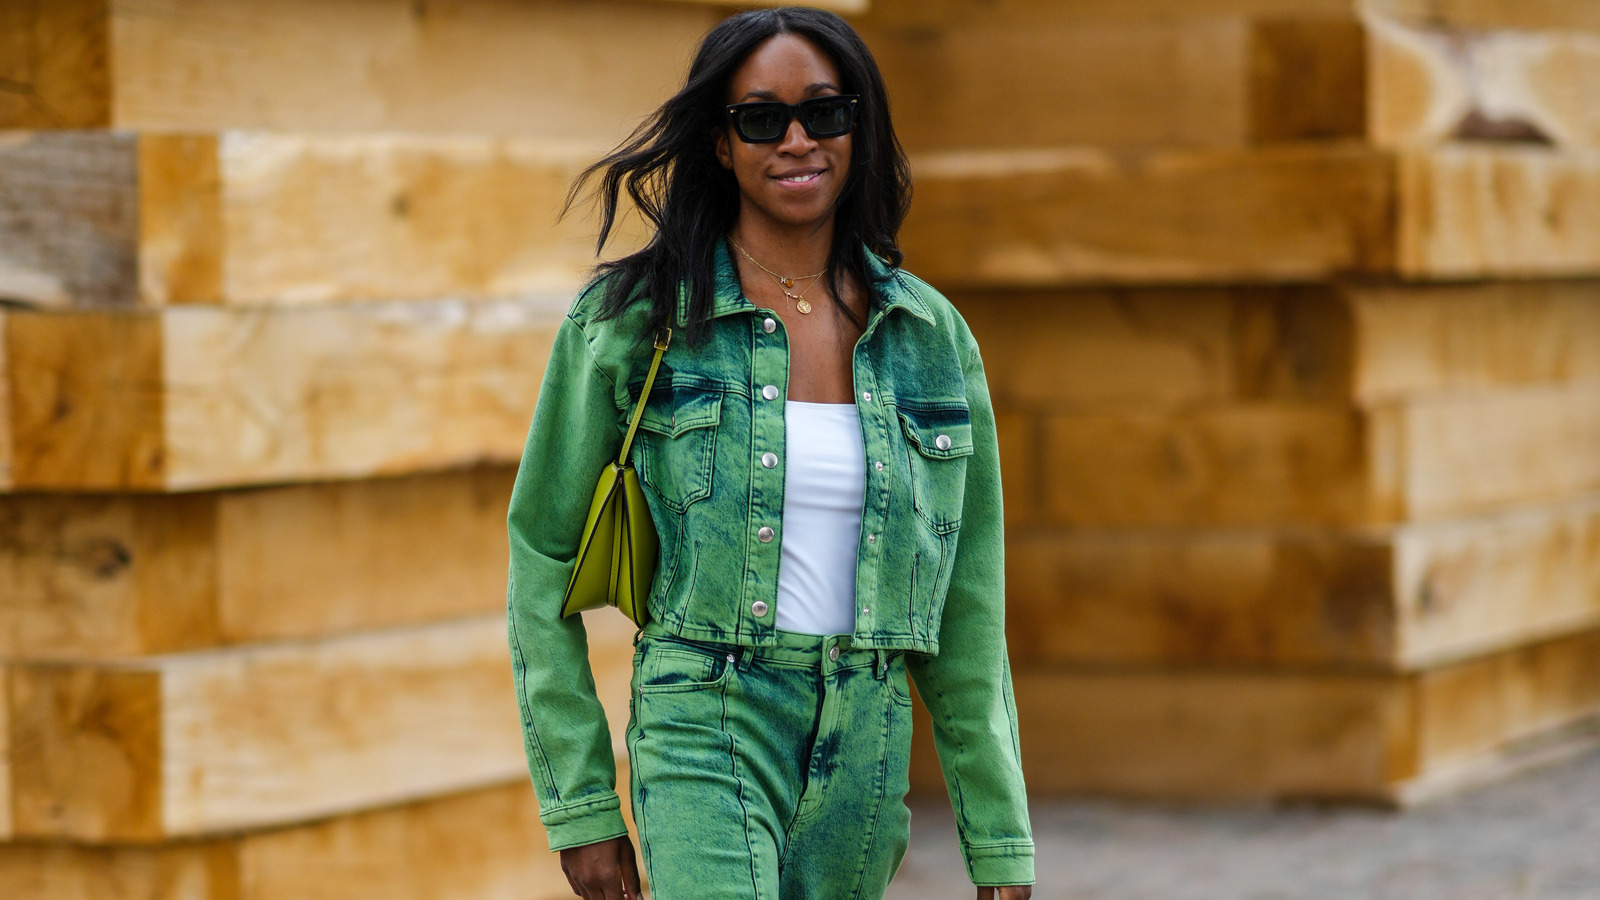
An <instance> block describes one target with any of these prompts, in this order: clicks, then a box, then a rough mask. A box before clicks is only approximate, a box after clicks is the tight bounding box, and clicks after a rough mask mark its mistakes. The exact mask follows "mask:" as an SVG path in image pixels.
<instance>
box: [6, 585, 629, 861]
mask: <svg viewBox="0 0 1600 900" xmlns="http://www.w3.org/2000/svg"><path fill="white" fill-rule="evenodd" d="M609 612H611V615H610V616H591V617H589V618H588V622H589V624H590V626H591V627H590V632H591V639H592V640H591V647H592V651H591V652H592V657H591V658H592V660H593V670H594V674H595V677H596V680H597V683H598V685H599V691H600V694H601V697H602V698H603V703H604V704H605V706H606V710H607V715H608V718H609V719H610V720H611V723H612V733H613V737H614V739H615V740H616V741H618V742H619V743H620V739H621V736H622V728H623V726H624V725H625V723H626V721H627V714H628V704H627V701H628V677H629V675H630V674H631V671H632V649H633V648H632V646H631V638H632V634H633V632H632V628H631V626H629V627H626V628H625V627H622V626H625V625H628V623H627V622H626V620H625V619H624V618H623V617H622V616H619V615H617V614H616V613H615V612H614V611H609ZM612 620H615V621H612ZM510 670H511V666H510V655H509V651H508V649H507V644H506V626H505V617H504V615H503V614H500V615H493V616H483V617H477V618H471V619H463V620H458V621H454V622H448V623H440V624H435V625H428V626H422V627H414V628H408V629H395V630H389V631H380V632H373V633H368V634H361V635H356V636H349V637H339V638H332V639H324V640H319V641H307V642H287V643H281V644H270V645H254V646H247V647H236V648H228V649H223V650H212V651H204V652H197V653H190V654H176V655H169V656H156V657H148V658H143V659H137V660H129V661H124V662H115V663H77V664H66V663H54V664H52V663H14V664H12V666H11V673H10V674H11V679H12V684H11V700H12V710H11V719H12V721H11V738H12V751H11V768H12V771H11V790H12V792H13V799H12V805H13V809H14V813H15V817H16V821H15V833H16V835H17V836H18V837H26V838H48V839H71V840H77V841H87V842H125V841H136V842H150V841H163V840H169V839H172V838H178V837H187V836H198V835H207V834H215V833H218V832H224V831H233V830H249V829H258V828H263V827H269V826H275V825H283V824H289V823H295V822H303V821H309V820H313V819H317V818H322V817H325V816H330V815H337V814H343V813H348V812H352V811H358V810H362V809H366V808H370V807H374V806H379V805H384V804H389V803H397V802H404V801H409V800H415V799H422V798H427V797H433V796H437V795H441V794H447V793H451V792H455V791H461V790H466V789H470V788H475V787H479V786H484V785H492V784H498V783H503V782H506V781H511V780H517V779H525V778H526V777H527V764H526V760H525V758H524V750H523V741H522V729H521V727H520V724H519V721H518V715H517V703H516V698H515V693H514V691H513V690H512V686H511V678H510ZM532 849H533V848H530V850H532Z"/></svg>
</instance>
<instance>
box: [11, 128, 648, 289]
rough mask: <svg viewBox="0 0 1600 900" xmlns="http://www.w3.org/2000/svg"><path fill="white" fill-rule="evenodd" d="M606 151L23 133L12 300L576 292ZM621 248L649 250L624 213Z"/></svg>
mask: <svg viewBox="0 0 1600 900" xmlns="http://www.w3.org/2000/svg"><path fill="white" fill-rule="evenodd" d="M599 155H600V147H599V146H591V145H583V146H576V145H563V144H559V143H551V142H548V141H543V140H539V139H532V138H495V137H488V136H483V137H479V136H465V135H463V136H449V135H417V134H412V135H395V134H376V135H330V134H315V135H290V134H281V133H266V132H244V131H226V132H217V133H203V134H184V133H151V134H139V135H133V134H128V133H126V132H119V131H110V132H31V133H29V132H19V133H16V134H14V135H13V136H11V137H9V138H7V139H6V140H5V141H4V142H0V200H3V201H9V202H0V248H4V249H0V297H4V298H9V299H15V300H19V301H22V302H24V303H27V304H30V305H33V306H55V307H59V306H80V307H104V306H134V305H139V306H163V305H166V304H171V303H207V304H215V303H229V304H289V305H293V304H317V303H329V302H339V301H351V300H385V301H393V300H407V299H434V298H437V297H441V296H462V297H485V296H497V297H499V296H515V295H522V294H526V293H529V292H545V293H551V294H568V295H570V293H571V292H572V289H573V288H574V287H575V286H576V285H578V284H579V283H581V282H582V281H583V280H584V279H585V278H586V277H587V274H588V270H589V268H590V267H591V266H592V265H593V264H594V262H595V258H594V247H593V234H594V229H595V224H596V223H595V221H594V219H593V217H592V216H591V215H590V214H589V209H588V208H587V207H586V206H583V205H580V206H578V207H576V208H575V209H574V211H573V213H572V214H571V215H569V216H568V217H567V218H565V219H559V218H558V214H559V213H560V211H561V208H562V204H563V202H564V200H565V197H566V194H567V190H568V188H569V187H570V185H571V182H572V179H573V177H574V176H575V175H576V174H577V173H578V172H579V171H580V170H581V169H582V168H583V167H584V166H585V165H587V164H588V163H589V162H590V161H592V160H593V159H594V158H597V157H598V156H599ZM622 222H623V227H622V228H621V230H620V233H619V235H618V238H617V243H616V244H615V245H614V246H613V247H612V248H610V250H609V252H610V253H613V254H614V253H617V252H621V250H623V249H629V248H631V247H633V246H634V245H635V244H636V243H637V240H636V238H637V232H638V231H639V228H638V227H637V223H636V222H635V220H634V218H633V217H631V216H625V217H624V218H623V220H622Z"/></svg>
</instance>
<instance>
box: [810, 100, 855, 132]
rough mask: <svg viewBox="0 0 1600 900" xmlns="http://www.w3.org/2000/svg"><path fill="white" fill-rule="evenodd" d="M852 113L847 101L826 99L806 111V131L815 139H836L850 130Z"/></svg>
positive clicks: (815, 103)
mask: <svg viewBox="0 0 1600 900" xmlns="http://www.w3.org/2000/svg"><path fill="white" fill-rule="evenodd" d="M852 112H853V110H852V109H851V106H850V101H849V100H833V99H826V100H820V101H817V102H814V103H813V104H812V105H811V106H810V108H808V109H807V110H806V119H805V125H806V130H807V131H809V132H811V133H812V134H813V135H815V136H817V137H836V136H838V135H841V134H844V133H845V132H847V131H849V130H850V125H851V119H852Z"/></svg>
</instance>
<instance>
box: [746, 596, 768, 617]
mask: <svg viewBox="0 0 1600 900" xmlns="http://www.w3.org/2000/svg"><path fill="white" fill-rule="evenodd" d="M750 611H751V612H753V613H755V614H756V618H758V619H761V618H765V617H766V615H767V601H765V600H757V601H756V602H754V603H752V604H750Z"/></svg>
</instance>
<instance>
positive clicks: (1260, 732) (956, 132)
mask: <svg viewBox="0 0 1600 900" xmlns="http://www.w3.org/2000/svg"><path fill="white" fill-rule="evenodd" d="M864 25H865V27H866V28H867V29H868V31H869V34H870V40H871V43H872V44H873V46H874V48H875V50H876V51H877V52H878V54H879V56H880V58H881V59H882V60H883V61H884V63H885V66H886V68H887V70H888V78H889V82H890V84H891V86H893V87H894V90H895V93H894V97H893V99H894V101H895V102H896V104H897V106H896V114H897V121H899V122H903V123H905V124H904V126H903V128H904V131H905V134H906V137H907V140H908V143H909V144H910V145H911V149H912V150H913V153H914V168H915V173H916V186H917V195H916V203H915V207H914V209H913V213H912V220H911V221H910V222H909V223H908V225H907V229H906V232H905V245H906V250H907V255H908V265H909V266H910V267H911V268H912V269H913V270H916V271H918V272H919V273H920V274H923V275H924V276H926V277H928V278H929V280H930V281H932V282H933V283H934V284H936V285H940V286H942V287H946V288H949V289H950V293H951V295H952V297H953V299H955V301H956V303H957V306H958V307H959V308H960V309H961V310H962V311H963V313H964V314H965V315H966V317H967V319H968V321H969V322H970V323H971V324H972V326H973V328H974V330H975V331H976V332H977V334H978V336H979V340H980V341H981V342H982V343H983V346H984V347H985V361H986V365H987V372H988V377H989V380H990V386H991V389H992V391H993V393H994V397H995V401H996V404H997V409H998V411H999V417H1000V428H1001V435H1000V438H1001V447H1002V452H1003V453H1004V454H1005V456H1006V458H1005V460H1004V461H1003V468H1004V471H1005V475H1006V485H1007V490H1008V494H1007V498H1006V506H1007V510H1006V511H1007V519H1008V524H1009V527H1008V538H1009V539H1008V559H1009V561H1010V564H1009V565H1008V568H1007V576H1008V584H1007V590H1008V601H1009V609H1010V616H1009V621H1010V623H1011V628H1010V640H1011V647H1012V652H1013V654H1014V662H1015V665H1016V673H1017V684H1016V689H1017V704H1018V708H1019V713H1020V715H1021V717H1022V729H1023V730H1022V742H1023V758H1024V766H1025V768H1026V769H1027V771H1028V773H1029V784H1030V786H1031V787H1032V788H1034V789H1036V790H1040V791H1045V792H1102V793H1114V794H1125V795H1139V796H1152V797H1262V796H1270V797H1315V798H1335V799H1356V800H1363V801H1377V802H1402V803H1403V802H1409V801H1412V800H1416V799H1420V798H1424V797H1428V796H1432V795H1434V794H1437V793H1439V792H1441V791H1444V790H1449V789H1452V788H1454V787H1457V786H1459V785H1461V784H1463V783H1466V782H1470V781H1473V780H1476V779H1481V778H1484V777H1490V776H1493V775H1495V774H1497V773H1500V772H1503V771H1506V770H1508V769H1510V768H1515V767H1517V766H1520V765H1524V764H1528V763H1531V762H1535V761H1538V760H1540V759H1546V758H1551V757H1553V756H1556V755H1559V754H1561V753H1564V752H1569V751H1571V750H1572V749H1574V748H1577V747H1583V746H1589V745H1590V744H1591V743H1592V741H1593V737H1594V735H1595V734H1597V733H1600V729H1597V728H1596V727H1595V726H1596V723H1597V721H1600V720H1597V718H1596V717H1597V714H1600V129H1597V125H1600V87H1597V86H1600V6H1596V5H1595V4H1592V3H1572V2H1561V0H1531V2H1519V3H1495V2H1476V0H1430V2H1425V3H1424V2H1408V0H1321V2H1317V3H1305V2H1298V0H1297V2H1275V0H1205V2H1199V3H1194V2H1182V3H1180V2H1168V0H1135V2H1127V0H1119V2H1117V3H1103V2H1098V0H1056V2H1051V0H999V2H976V0H934V2H923V3H914V4H913V3H910V2H902V0H883V2H880V3H877V4H875V5H874V10H873V12H872V14H871V15H870V16H868V17H867V18H866V19H865V20H864ZM922 751H923V752H922V755H921V757H920V758H919V772H920V775H919V778H918V781H919V783H920V785H921V787H923V788H924V789H927V790H937V789H938V772H937V768H936V766H935V765H933V763H932V761H931V759H930V758H929V757H928V755H927V753H926V742H924V743H923V745H922Z"/></svg>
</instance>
